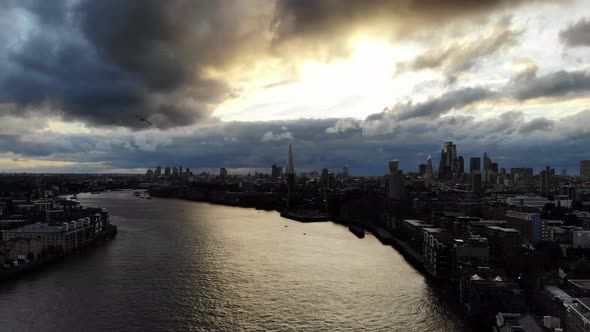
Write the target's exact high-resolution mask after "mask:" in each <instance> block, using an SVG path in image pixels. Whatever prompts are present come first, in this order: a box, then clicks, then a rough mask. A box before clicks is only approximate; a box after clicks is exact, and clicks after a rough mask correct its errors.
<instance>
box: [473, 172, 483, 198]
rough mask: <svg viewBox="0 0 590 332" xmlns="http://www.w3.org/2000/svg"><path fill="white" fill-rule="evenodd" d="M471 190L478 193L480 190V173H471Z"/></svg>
mask: <svg viewBox="0 0 590 332" xmlns="http://www.w3.org/2000/svg"><path fill="white" fill-rule="evenodd" d="M471 191H472V192H474V193H479V192H480V191H481V173H480V172H477V171H476V172H473V174H472V175H471Z"/></svg>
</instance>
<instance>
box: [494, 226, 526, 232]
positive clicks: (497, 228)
mask: <svg viewBox="0 0 590 332" xmlns="http://www.w3.org/2000/svg"><path fill="white" fill-rule="evenodd" d="M486 228H487V229H491V230H494V231H498V232H503V233H518V231H517V230H516V229H514V228H505V227H499V226H486Z"/></svg>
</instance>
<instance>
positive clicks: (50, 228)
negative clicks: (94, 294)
mask: <svg viewBox="0 0 590 332" xmlns="http://www.w3.org/2000/svg"><path fill="white" fill-rule="evenodd" d="M108 224H109V218H108V213H107V212H106V210H104V209H103V210H102V211H101V213H96V214H95V215H93V216H89V217H84V218H80V219H78V220H75V221H70V222H63V223H61V224H49V223H44V222H43V223H42V222H37V223H34V224H30V225H25V226H23V227H20V228H16V229H11V230H5V231H3V232H2V240H3V241H5V242H8V241H11V240H14V239H20V238H24V239H36V240H39V241H40V242H41V245H42V247H43V248H48V247H61V248H63V250H64V251H65V252H68V251H72V250H75V249H77V248H79V247H82V246H84V245H86V244H87V243H90V242H91V241H93V240H94V239H95V237H96V235H98V234H101V233H102V232H103V231H105V230H106V228H107V227H108Z"/></svg>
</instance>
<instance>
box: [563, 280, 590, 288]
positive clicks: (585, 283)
mask: <svg viewBox="0 0 590 332" xmlns="http://www.w3.org/2000/svg"><path fill="white" fill-rule="evenodd" d="M568 281H569V282H570V283H571V284H572V285H574V286H576V287H579V288H584V289H590V279H570V280H568Z"/></svg>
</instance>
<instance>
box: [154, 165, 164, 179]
mask: <svg viewBox="0 0 590 332" xmlns="http://www.w3.org/2000/svg"><path fill="white" fill-rule="evenodd" d="M154 175H155V176H156V177H158V178H159V177H160V176H162V166H158V167H156V171H155V172H154Z"/></svg>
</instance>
